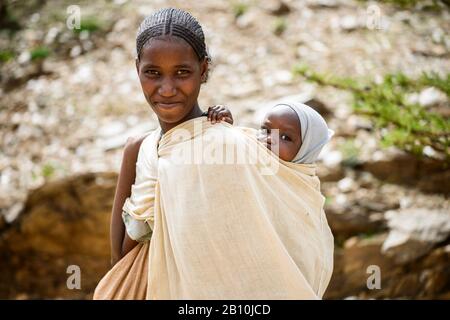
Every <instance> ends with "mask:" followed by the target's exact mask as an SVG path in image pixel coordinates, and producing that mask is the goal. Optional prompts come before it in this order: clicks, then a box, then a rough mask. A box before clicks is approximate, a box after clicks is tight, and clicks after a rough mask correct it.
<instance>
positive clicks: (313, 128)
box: [274, 102, 334, 163]
mask: <svg viewBox="0 0 450 320" xmlns="http://www.w3.org/2000/svg"><path fill="white" fill-rule="evenodd" d="M280 105H285V106H288V107H290V108H292V109H293V110H294V111H295V112H296V113H297V115H298V119H299V121H300V127H301V133H302V146H301V147H300V150H298V153H297V155H296V156H295V158H294V159H293V160H292V162H295V163H314V162H315V161H316V160H317V157H318V156H319V153H320V151H321V150H322V148H323V146H324V145H325V144H326V143H327V142H328V141H330V139H331V137H332V136H333V135H334V131H333V130H331V129H328V126H327V123H326V122H325V120H324V119H323V118H322V116H321V115H320V114H319V113H318V112H317V111H316V110H314V109H313V108H311V107H309V106H307V105H306V104H303V103H299V102H282V103H278V104H276V105H275V106H274V107H276V106H280Z"/></svg>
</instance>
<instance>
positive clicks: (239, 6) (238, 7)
mask: <svg viewBox="0 0 450 320" xmlns="http://www.w3.org/2000/svg"><path fill="white" fill-rule="evenodd" d="M248 7H249V6H248V4H247V3H244V2H234V3H233V4H232V10H233V15H234V17H235V18H239V17H240V16H242V15H244V14H245V13H246V12H247V11H248Z"/></svg>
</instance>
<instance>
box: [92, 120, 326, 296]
mask: <svg viewBox="0 0 450 320" xmlns="http://www.w3.org/2000/svg"><path fill="white" fill-rule="evenodd" d="M315 171H316V165H314V164H296V163H291V162H285V161H283V160H280V159H279V158H278V157H276V156H275V155H274V154H273V153H272V152H271V151H269V150H267V148H265V146H264V145H262V144H261V143H259V142H258V141H257V139H256V134H255V132H254V130H252V129H248V128H245V129H244V128H239V127H233V126H231V125H229V124H227V123H218V124H214V125H212V124H211V123H210V122H209V121H208V120H207V119H206V118H204V117H201V118H196V119H192V120H189V121H186V122H184V123H182V124H180V125H178V126H177V127H175V128H173V129H171V130H170V131H168V132H166V133H165V134H164V135H163V136H162V138H161V139H160V131H159V130H156V131H155V132H153V133H152V134H151V135H149V136H148V137H147V138H146V139H145V140H144V141H143V143H142V145H141V148H140V151H139V156H138V161H137V177H136V183H135V185H134V186H133V189H132V194H131V197H130V198H129V199H128V200H127V202H126V203H125V206H124V212H125V213H126V214H127V215H129V217H131V218H132V219H134V220H135V221H140V222H143V223H146V224H148V226H149V227H150V229H151V238H150V242H148V241H146V242H143V243H150V246H149V251H148V275H147V274H145V275H144V274H142V275H140V276H139V275H136V276H137V277H142V278H141V279H142V281H145V280H147V281H148V282H147V292H146V297H145V298H146V299H320V298H321V297H322V296H323V294H324V292H325V290H326V288H327V286H328V283H329V281H330V278H331V274H332V270H333V248H334V244H333V235H332V233H331V230H330V228H329V226H328V223H327V220H326V217H325V213H324V211H323V205H324V200H325V199H324V197H323V195H322V194H321V193H320V181H319V179H318V177H317V176H316V174H315ZM128 230H129V229H128V228H127V231H128ZM140 245H141V246H142V245H143V244H142V243H141V244H140ZM130 257H131V256H130ZM130 260H132V259H130ZM119 263H123V264H124V265H127V264H130V263H133V264H135V263H136V261H127V262H122V261H120V262H119ZM113 270H114V269H112V270H111V271H110V272H109V273H108V274H107V276H106V277H107V278H108V280H107V281H108V283H107V284H105V278H104V279H102V281H101V282H100V284H99V287H97V289H96V293H97V294H96V295H95V296H94V298H97V299H103V298H105V299H108V298H109V297H108V296H107V295H106V296H105V295H104V294H103V293H102V291H107V290H106V289H105V287H108V285H109V286H112V287H115V286H116V285H115V282H119V283H122V282H123V279H121V278H123V277H124V274H123V273H122V274H120V273H119V272H118V273H117V274H116V275H117V279H114V276H113V273H114V272H113ZM128 278H129V277H128ZM134 281H136V280H134ZM130 283H131V285H132V284H133V281H131V280H130ZM130 290H131V289H130ZM119 298H120V297H119Z"/></svg>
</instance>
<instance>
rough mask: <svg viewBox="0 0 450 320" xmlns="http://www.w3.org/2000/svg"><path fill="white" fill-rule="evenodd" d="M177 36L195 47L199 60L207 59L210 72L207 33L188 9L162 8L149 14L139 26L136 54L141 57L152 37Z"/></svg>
mask: <svg viewBox="0 0 450 320" xmlns="http://www.w3.org/2000/svg"><path fill="white" fill-rule="evenodd" d="M161 36H175V37H178V38H181V39H183V40H184V41H186V42H187V43H188V44H189V45H190V46H191V47H192V49H194V52H195V54H196V55H197V57H198V59H199V61H202V60H203V59H205V58H206V59H207V61H208V71H207V73H206V77H205V80H204V82H206V80H207V78H208V73H209V65H210V62H211V58H210V56H209V54H208V52H207V50H206V44H205V35H204V34H203V30H202V27H201V26H200V24H199V23H198V21H197V20H196V19H195V18H194V17H193V16H192V15H191V14H190V13H189V12H186V11H183V10H181V9H176V8H164V9H160V10H158V11H156V12H154V13H153V14H151V15H149V16H147V17H146V18H145V19H144V21H142V23H141V25H140V26H139V29H138V32H137V36H136V55H137V59H139V58H140V55H141V52H142V48H143V47H144V46H145V44H146V43H147V42H148V41H149V40H150V39H152V38H157V37H161Z"/></svg>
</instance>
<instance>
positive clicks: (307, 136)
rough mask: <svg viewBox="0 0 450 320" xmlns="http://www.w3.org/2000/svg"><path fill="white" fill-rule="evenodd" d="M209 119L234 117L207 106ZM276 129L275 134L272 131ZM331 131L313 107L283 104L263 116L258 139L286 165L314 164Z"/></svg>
mask: <svg viewBox="0 0 450 320" xmlns="http://www.w3.org/2000/svg"><path fill="white" fill-rule="evenodd" d="M207 116H208V120H210V121H211V122H212V123H213V124H214V123H216V122H219V121H222V120H223V121H226V122H228V123H230V124H233V116H232V114H231V112H230V110H228V109H227V108H226V107H225V106H222V105H217V106H214V107H209V108H208V111H207ZM275 129H277V130H278V131H275V132H272V131H274V130H275ZM333 134H334V132H333V130H330V129H328V126H327V124H326V122H325V120H324V119H323V118H322V116H321V115H320V114H319V113H318V112H317V111H315V110H314V109H313V108H311V107H309V106H307V105H305V104H302V103H297V102H282V103H278V104H276V105H275V106H273V107H272V108H271V109H270V110H269V112H268V113H267V114H266V116H265V117H264V120H263V122H262V124H261V128H260V132H259V134H258V140H259V141H260V142H262V143H263V144H265V145H266V147H267V148H268V149H269V150H274V151H275V150H276V149H277V148H276V147H278V156H279V157H280V159H282V160H284V161H287V162H295V163H314V162H315V161H316V160H317V157H318V156H319V153H320V151H321V150H322V148H323V146H324V145H325V144H326V143H327V142H328V141H329V140H330V138H331V137H332V136H333Z"/></svg>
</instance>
